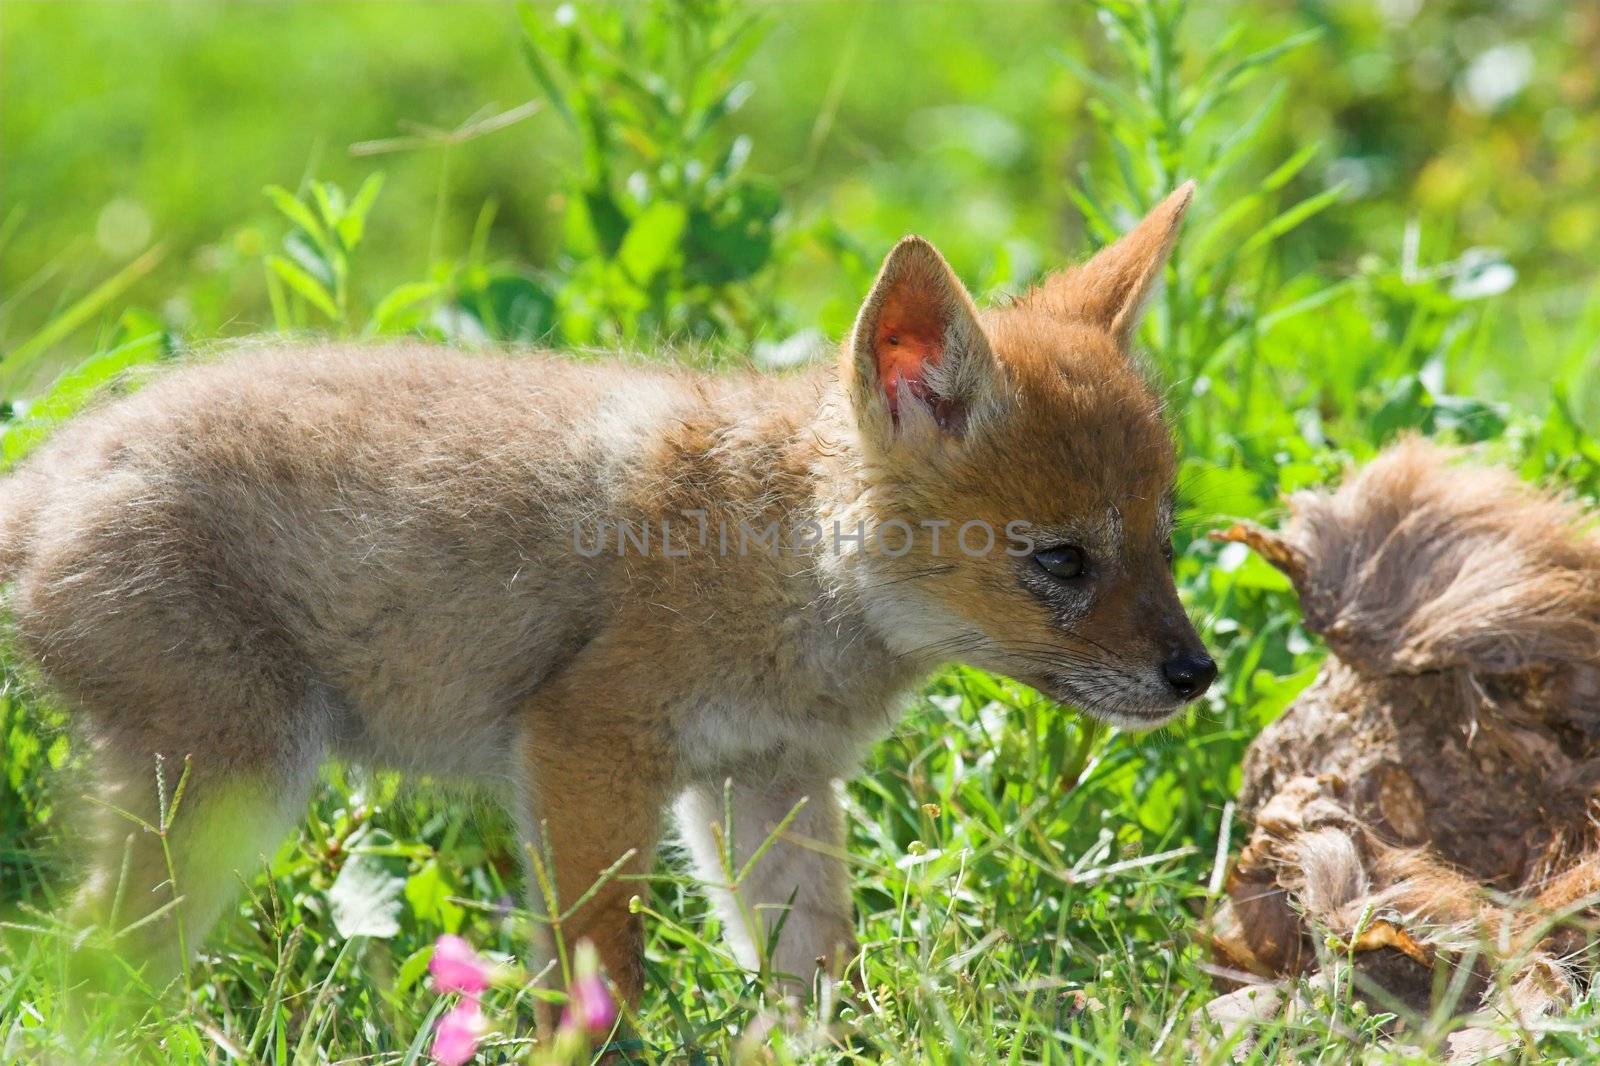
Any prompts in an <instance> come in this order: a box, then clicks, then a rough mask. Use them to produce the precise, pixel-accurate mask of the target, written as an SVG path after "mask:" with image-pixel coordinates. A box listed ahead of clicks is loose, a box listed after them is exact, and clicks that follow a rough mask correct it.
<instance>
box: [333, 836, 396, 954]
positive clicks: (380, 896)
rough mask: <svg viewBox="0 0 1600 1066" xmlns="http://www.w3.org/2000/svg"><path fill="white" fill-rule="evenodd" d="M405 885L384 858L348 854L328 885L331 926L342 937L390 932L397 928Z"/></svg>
mask: <svg viewBox="0 0 1600 1066" xmlns="http://www.w3.org/2000/svg"><path fill="white" fill-rule="evenodd" d="M405 887H406V882H405V879H404V878H402V877H398V876H396V875H395V874H394V872H393V871H392V870H391V869H390V863H389V862H387V861H385V860H384V859H381V858H379V857H378V856H376V855H363V854H355V855H352V856H350V858H348V859H347V860H345V864H344V866H343V867H342V868H340V870H339V876H337V877H335V878H334V879H333V884H332V885H330V886H329V887H328V906H329V909H330V912H331V914H332V917H333V927H334V928H335V929H337V930H338V931H339V935H340V936H343V937H346V938H348V937H356V936H370V937H375V938H377V939H380V940H382V939H387V938H388V937H392V936H394V935H395V934H396V933H398V932H399V931H400V909H401V906H402V904H401V900H400V897H401V894H402V893H403V892H404V891H405Z"/></svg>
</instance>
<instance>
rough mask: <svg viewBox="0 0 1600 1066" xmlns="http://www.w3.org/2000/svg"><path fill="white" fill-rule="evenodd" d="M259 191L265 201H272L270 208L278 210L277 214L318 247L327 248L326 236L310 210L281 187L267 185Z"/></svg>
mask: <svg viewBox="0 0 1600 1066" xmlns="http://www.w3.org/2000/svg"><path fill="white" fill-rule="evenodd" d="M261 191H262V192H264V193H266V194H267V199H269V200H271V201H272V206H274V207H276V208H277V209H278V213H279V214H281V215H283V216H284V217H285V218H287V219H288V220H289V221H290V222H293V223H294V224H295V225H296V226H299V227H300V228H301V229H303V230H305V231H306V233H308V234H309V235H310V236H311V239H312V240H314V241H316V242H317V243H318V244H319V245H322V246H324V247H326V246H327V243H328V235H327V233H326V232H325V231H324V230H323V228H322V223H320V222H318V221H317V216H316V215H313V214H312V213H311V208H309V207H307V206H306V205H305V204H304V203H302V202H301V201H300V200H299V199H297V198H296V197H295V196H294V194H293V193H291V192H290V191H289V190H288V189H285V188H284V187H283V186H281V185H268V186H267V187H266V188H265V189H263V190H261Z"/></svg>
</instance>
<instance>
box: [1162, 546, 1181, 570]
mask: <svg viewBox="0 0 1600 1066" xmlns="http://www.w3.org/2000/svg"><path fill="white" fill-rule="evenodd" d="M1161 558H1163V559H1165V560H1166V561H1167V565H1168V566H1171V565H1172V560H1173V559H1175V558H1177V552H1176V551H1174V550H1173V547H1172V541H1170V540H1169V541H1167V542H1165V543H1164V544H1162V545H1161Z"/></svg>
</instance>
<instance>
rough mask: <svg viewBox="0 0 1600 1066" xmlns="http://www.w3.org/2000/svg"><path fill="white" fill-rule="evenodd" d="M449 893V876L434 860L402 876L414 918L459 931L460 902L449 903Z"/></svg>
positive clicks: (461, 917) (450, 891) (452, 890)
mask: <svg viewBox="0 0 1600 1066" xmlns="http://www.w3.org/2000/svg"><path fill="white" fill-rule="evenodd" d="M453 894H454V888H453V886H452V885H451V884H450V880H449V877H448V875H446V873H445V872H444V869H443V868H442V867H441V866H440V865H439V861H438V860H437V859H429V860H428V861H427V862H426V863H424V864H423V866H422V869H420V870H418V871H417V872H416V873H414V874H412V875H411V876H410V877H408V878H407V879H406V902H407V903H409V904H410V905H411V913H412V914H414V915H416V917H417V921H419V922H425V923H427V924H429V925H436V926H440V927H441V928H443V929H444V931H445V932H447V933H454V932H457V931H459V930H460V929H461V920H462V919H463V918H464V917H465V916H466V911H465V910H463V909H462V908H461V906H460V904H457V903H453V902H451V900H450V897H451V896H452V895H453Z"/></svg>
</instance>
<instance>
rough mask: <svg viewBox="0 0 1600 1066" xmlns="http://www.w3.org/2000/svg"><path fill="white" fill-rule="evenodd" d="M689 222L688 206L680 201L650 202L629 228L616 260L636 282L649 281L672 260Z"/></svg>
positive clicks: (646, 282)
mask: <svg viewBox="0 0 1600 1066" xmlns="http://www.w3.org/2000/svg"><path fill="white" fill-rule="evenodd" d="M688 221H689V212H688V209H687V208H685V207H684V206H683V205H682V204H680V203H673V202H671V201H667V200H662V201H658V202H656V203H654V204H651V205H650V206H649V207H647V208H645V209H644V211H643V212H641V213H640V214H639V216H638V217H637V218H635V219H634V220H633V224H632V225H630V226H629V227H628V235H627V236H626V237H624V238H623V239H622V247H621V248H619V249H618V250H617V261H618V262H620V263H621V264H622V268H623V269H624V270H626V271H627V272H628V275H629V277H631V278H633V280H634V281H636V282H638V283H639V284H640V285H645V284H648V283H649V282H650V280H651V279H652V278H654V277H655V276H656V274H658V273H660V271H661V269H662V268H663V267H665V266H666V265H667V263H668V262H670V261H671V260H672V258H673V253H674V252H676V251H677V248H678V240H679V238H681V237H682V236H683V231H684V227H685V226H686V225H687V224H688Z"/></svg>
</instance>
